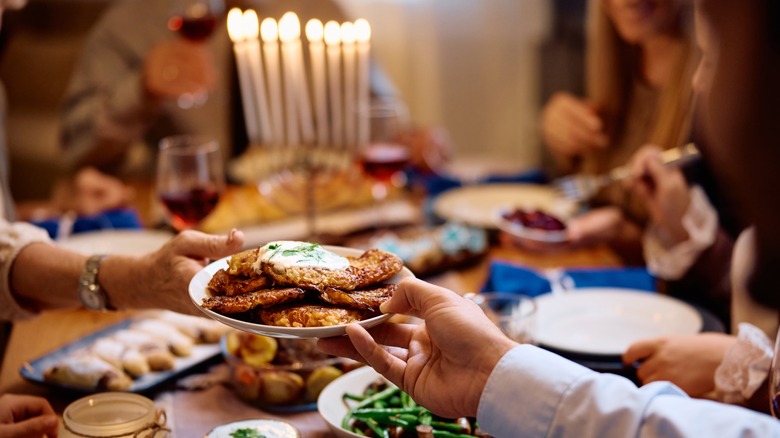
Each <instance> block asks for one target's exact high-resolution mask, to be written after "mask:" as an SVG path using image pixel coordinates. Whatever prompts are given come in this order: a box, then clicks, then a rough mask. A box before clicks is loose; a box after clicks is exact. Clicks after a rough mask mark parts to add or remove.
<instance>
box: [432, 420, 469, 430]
mask: <svg viewBox="0 0 780 438" xmlns="http://www.w3.org/2000/svg"><path fill="white" fill-rule="evenodd" d="M431 426H433V427H434V428H437V429H444V430H447V431H450V432H463V427H462V426H461V425H460V424H458V423H447V422H445V421H432V422H431Z"/></svg>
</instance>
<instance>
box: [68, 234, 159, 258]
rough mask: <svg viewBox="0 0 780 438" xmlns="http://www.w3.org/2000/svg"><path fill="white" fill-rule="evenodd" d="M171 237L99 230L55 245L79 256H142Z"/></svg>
mask: <svg viewBox="0 0 780 438" xmlns="http://www.w3.org/2000/svg"><path fill="white" fill-rule="evenodd" d="M171 237H173V233H171V232H169V231H163V230H101V231H90V232H85V233H78V234H73V235H71V236H70V237H68V238H67V239H65V240H58V241H57V245H58V246H61V247H63V248H67V249H69V250H71V251H75V252H78V253H81V254H87V255H90V254H120V255H144V254H148V253H150V252H152V251H155V250H157V249H159V248H160V247H161V246H163V245H164V244H165V242H167V241H168V240H170V239H171Z"/></svg>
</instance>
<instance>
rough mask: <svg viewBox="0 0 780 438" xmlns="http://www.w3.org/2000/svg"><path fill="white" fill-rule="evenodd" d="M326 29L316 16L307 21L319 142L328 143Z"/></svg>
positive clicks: (320, 143) (322, 144) (323, 144)
mask: <svg viewBox="0 0 780 438" xmlns="http://www.w3.org/2000/svg"><path fill="white" fill-rule="evenodd" d="M324 32H325V30H324V28H323V26H322V22H321V21H320V20H318V19H316V18H314V19H311V20H309V22H308V23H306V39H308V40H309V57H310V58H311V74H312V84H313V85H314V110H315V114H316V115H317V124H316V126H317V143H318V144H319V145H320V146H325V145H327V144H328V102H327V98H326V97H325V89H326V81H325V45H324V44H323V42H322V38H323V36H324V35H323V34H324Z"/></svg>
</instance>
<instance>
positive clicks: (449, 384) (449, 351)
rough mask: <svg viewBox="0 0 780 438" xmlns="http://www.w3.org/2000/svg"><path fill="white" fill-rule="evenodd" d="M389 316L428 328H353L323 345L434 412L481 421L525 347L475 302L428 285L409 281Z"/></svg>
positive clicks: (393, 325)
mask: <svg viewBox="0 0 780 438" xmlns="http://www.w3.org/2000/svg"><path fill="white" fill-rule="evenodd" d="M381 310H382V312H384V313H399V314H405V315H411V316H416V317H419V318H422V319H423V320H424V322H423V323H421V324H419V325H412V324H396V323H386V324H382V325H380V326H378V327H375V328H373V329H372V330H371V332H370V333H369V332H367V331H366V330H365V329H364V328H363V327H361V326H359V325H357V324H353V325H350V326H348V327H347V334H348V335H349V337H348V338H344V337H341V338H327V339H320V340H319V341H318V344H317V345H318V346H319V348H320V349H321V350H322V351H324V352H326V353H330V354H335V355H340V356H346V357H351V358H353V359H356V360H360V361H362V362H364V363H367V364H369V365H371V366H372V367H373V368H374V369H375V370H376V371H377V372H379V373H380V374H382V375H384V376H385V377H387V378H388V379H389V380H390V381H391V382H393V383H394V384H396V385H397V386H398V387H399V388H401V389H402V390H403V391H405V392H406V393H408V394H409V395H411V396H412V398H413V399H414V400H415V401H416V402H418V403H420V404H422V405H424V406H425V407H427V408H428V409H430V410H431V412H434V413H436V414H438V415H442V416H444V417H448V418H457V417H462V416H472V417H473V416H476V414H477V407H478V405H479V399H480V396H481V394H482V390H483V389H484V387H485V384H486V383H487V379H488V377H489V376H490V373H491V372H492V371H493V368H494V367H495V366H496V364H497V363H498V361H499V359H501V357H502V356H503V355H504V354H505V353H506V352H507V351H509V350H510V349H511V348H512V347H514V346H515V345H517V344H515V343H514V342H512V341H511V340H510V339H509V338H507V337H506V336H504V334H503V333H501V331H500V330H499V329H498V328H497V327H496V326H495V325H494V324H493V323H492V322H490V320H489V319H488V318H487V317H486V316H485V314H484V313H483V311H482V310H481V309H480V308H479V306H477V305H476V304H475V303H474V302H472V301H470V300H467V299H465V298H463V297H461V296H459V295H458V294H456V293H455V292H452V291H450V290H447V289H444V288H441V287H438V286H434V285H432V284H429V283H425V282H424V281H421V280H417V279H406V280H403V281H402V282H401V283H400V284H399V285H398V289H397V290H396V292H395V294H394V295H393V297H392V298H391V299H390V300H389V301H387V302H386V303H384V304H382V307H381Z"/></svg>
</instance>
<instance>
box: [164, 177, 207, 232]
mask: <svg viewBox="0 0 780 438" xmlns="http://www.w3.org/2000/svg"><path fill="white" fill-rule="evenodd" d="M160 199H161V200H162V202H163V204H165V207H166V208H167V209H168V211H169V212H170V213H171V220H172V221H173V223H174V227H175V228H176V229H188V228H194V227H195V226H197V225H198V224H199V223H200V221H202V220H203V219H204V218H205V217H206V216H208V215H209V213H211V212H212V211H213V210H214V208H215V207H216V206H217V202H218V201H219V191H217V190H215V189H214V188H205V187H195V188H192V189H190V190H189V191H186V192H179V193H163V194H161V195H160Z"/></svg>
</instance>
